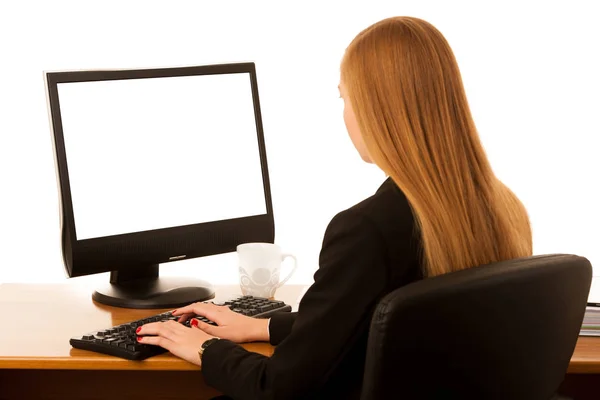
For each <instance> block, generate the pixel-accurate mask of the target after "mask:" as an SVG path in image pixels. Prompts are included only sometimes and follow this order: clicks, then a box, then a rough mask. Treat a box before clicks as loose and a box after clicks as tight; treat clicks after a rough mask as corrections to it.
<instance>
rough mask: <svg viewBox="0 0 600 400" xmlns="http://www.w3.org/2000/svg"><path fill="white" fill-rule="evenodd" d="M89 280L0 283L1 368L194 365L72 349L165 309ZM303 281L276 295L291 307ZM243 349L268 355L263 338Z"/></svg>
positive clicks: (235, 288) (226, 289) (226, 292)
mask: <svg viewBox="0 0 600 400" xmlns="http://www.w3.org/2000/svg"><path fill="white" fill-rule="evenodd" d="M93 289H94V288H93V286H90V285H87V284H86V285H78V284H77V283H76V282H72V283H68V284H67V283H65V284H3V285H0V313H1V314H0V315H4V316H5V317H4V318H3V321H2V328H1V329H0V369H9V368H10V369H52V370H57V369H85V370H132V369H135V370H141V369H143V370H163V371H164V370H178V371H182V370H197V369H198V367H197V366H195V365H193V364H190V363H188V362H187V361H183V360H181V359H179V358H177V357H174V356H172V355H171V354H170V353H164V354H161V355H158V356H155V357H151V358H149V359H146V360H144V361H129V360H124V359H121V358H117V357H112V356H107V355H104V354H99V353H94V352H90V351H84V350H79V349H74V348H72V347H71V345H70V344H69V338H71V337H72V336H76V335H79V334H84V333H87V332H91V331H94V330H100V329H106V328H108V327H110V326H114V325H118V324H121V323H124V322H127V321H134V320H136V319H140V318H144V317H147V316H150V315H154V314H158V313H160V312H164V311H168V309H155V310H131V309H125V308H118V307H109V306H105V305H103V304H99V303H96V302H94V301H93V300H92V297H91V294H92V292H93ZM303 290H304V286H294V285H290V286H284V287H282V288H280V289H279V290H278V292H277V294H276V297H277V298H278V299H280V300H283V301H285V302H286V303H288V304H290V305H292V306H293V307H295V306H296V305H297V303H298V301H299V299H300V296H301V295H302V293H303ZM239 293H240V289H239V285H228V286H216V294H217V295H216V299H217V300H221V299H228V298H231V297H232V296H234V295H237V294H239ZM244 347H245V348H247V349H248V350H251V351H254V352H257V353H262V354H265V355H271V354H272V353H273V347H272V346H271V345H269V344H268V343H248V344H245V345H244Z"/></svg>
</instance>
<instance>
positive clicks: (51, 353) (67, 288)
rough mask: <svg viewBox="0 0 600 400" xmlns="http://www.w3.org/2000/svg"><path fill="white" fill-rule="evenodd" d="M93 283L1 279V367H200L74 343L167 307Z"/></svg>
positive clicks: (223, 294) (584, 361) (596, 362)
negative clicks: (108, 296)
mask: <svg viewBox="0 0 600 400" xmlns="http://www.w3.org/2000/svg"><path fill="white" fill-rule="evenodd" d="M304 290H305V286H301V285H288V286H284V287H282V288H281V289H279V290H278V291H277V294H276V296H275V297H276V298H277V299H280V300H283V301H285V302H286V303H288V304H290V305H292V306H293V307H296V306H297V304H298V302H299V300H300V298H301V296H302V294H303V293H304ZM92 291H93V286H90V285H89V284H86V285H79V284H78V283H77V282H70V283H65V284H3V285H0V315H2V316H3V319H4V321H3V324H2V328H1V329H0V369H53V370H57V369H85V370H134V369H135V370H162V371H165V370H174V371H185V370H197V369H198V367H196V366H194V365H192V364H190V363H188V362H186V361H183V360H181V359H179V358H176V357H174V356H172V355H171V354H169V353H165V354H161V355H159V356H156V357H151V358H149V359H147V360H144V361H128V360H124V359H120V358H117V357H111V356H106V355H103V354H98V353H93V352H89V351H84V350H79V349H73V348H72V347H71V346H70V344H69V338H70V337H72V336H75V335H78V334H83V333H87V332H91V331H93V330H95V329H105V328H107V327H109V326H113V325H118V324H121V323H124V322H127V321H133V320H136V319H140V318H144V317H146V316H149V315H153V314H157V313H159V312H163V311H167V310H165V309H159V310H130V309H124V308H116V307H109V306H105V305H102V304H98V303H95V302H94V301H92V298H91V293H92ZM216 292H217V297H216V298H217V300H221V299H227V298H230V297H232V296H234V295H236V294H239V293H240V292H239V286H238V285H224V286H216ZM244 347H246V348H247V349H248V350H251V351H255V352H258V353H262V354H265V355H271V354H272V352H273V347H272V346H271V345H269V344H267V343H249V344H245V345H244ZM568 372H569V373H600V337H598V338H596V337H580V338H579V341H578V342H577V346H576V348H575V352H574V354H573V357H572V358H571V363H570V365H569V370H568Z"/></svg>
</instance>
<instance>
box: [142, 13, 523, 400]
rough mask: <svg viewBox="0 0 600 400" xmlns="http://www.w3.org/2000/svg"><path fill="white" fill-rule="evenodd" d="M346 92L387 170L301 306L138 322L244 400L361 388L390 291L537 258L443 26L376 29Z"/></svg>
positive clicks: (327, 255)
mask: <svg viewBox="0 0 600 400" xmlns="http://www.w3.org/2000/svg"><path fill="white" fill-rule="evenodd" d="M339 88H340V94H341V97H342V98H343V99H344V104H345V108H344V121H345V123H346V127H347V130H348V133H349V135H350V138H351V140H352V142H353V143H354V146H355V147H356V149H357V151H358V153H359V154H360V156H361V157H362V159H363V160H364V161H366V162H372V163H375V164H376V165H377V166H378V167H380V168H381V169H382V170H383V171H384V172H385V173H386V174H387V175H388V176H389V178H388V179H387V180H386V181H385V182H384V183H383V185H382V186H381V188H380V189H379V190H378V191H377V192H376V193H375V194H374V195H373V196H371V197H369V198H368V199H366V200H364V201H362V202H361V203H359V204H357V205H355V206H354V207H352V208H350V209H348V210H345V211H342V212H341V213H339V214H338V215H336V216H335V217H334V218H333V220H332V221H331V222H330V224H329V226H328V228H327V231H326V232H325V237H324V240H323V247H322V250H321V254H320V258H319V269H318V271H317V272H316V273H315V275H314V280H315V282H314V284H313V285H312V286H311V287H310V289H309V290H308V291H307V292H306V294H305V296H304V297H303V299H302V301H301V302H300V305H299V309H298V312H297V313H282V314H281V315H276V316H274V317H272V318H271V319H270V320H269V321H265V320H257V319H252V318H249V317H245V316H241V315H238V314H235V313H233V312H232V311H230V310H229V309H227V308H224V307H218V306H215V305H208V304H202V303H196V304H192V305H190V306H187V307H183V308H181V309H179V310H175V311H174V314H175V315H179V316H181V318H180V321H183V320H185V319H188V318H191V317H192V316H193V315H194V314H198V315H203V316H206V317H207V318H209V319H211V320H213V321H215V322H216V323H217V324H218V325H219V326H218V327H213V326H210V325H206V324H204V323H202V322H198V323H197V324H196V326H197V327H196V328H186V327H185V326H183V325H181V324H177V323H175V322H171V323H154V324H148V325H144V326H143V327H142V328H141V329H140V331H139V332H138V334H139V335H140V338H139V340H140V342H142V343H148V344H153V345H160V346H163V347H164V348H166V349H167V350H169V351H171V352H172V353H173V354H175V355H177V356H179V357H181V358H184V359H186V360H188V361H189V362H192V363H194V364H197V365H200V364H201V365H202V373H203V374H204V377H205V380H206V382H207V383H208V384H209V385H212V386H214V387H215V388H217V389H219V390H221V391H222V392H224V393H226V394H227V395H229V396H231V397H233V398H235V399H292V398H327V399H349V398H353V399H354V398H358V397H359V394H360V388H361V381H362V375H363V370H364V360H365V349H366V343H367V335H368V328H369V322H370V319H371V316H372V314H373V310H374V308H375V306H376V304H377V303H378V301H379V300H380V299H381V298H382V297H383V296H385V295H386V294H387V293H389V292H391V291H393V290H394V289H396V288H398V287H401V286H403V285H407V284H409V283H411V282H414V281H416V280H419V279H423V278H427V277H433V276H436V275H440V274H445V273H448V272H453V271H458V270H462V269H465V268H470V267H474V266H477V265H482V264H487V263H491V262H496V261H501V260H506V259H512V258H517V257H523V256H529V255H531V252H532V240H531V231H530V226H529V220H528V216H527V213H526V211H525V209H524V207H523V205H522V204H521V203H520V202H519V200H518V199H517V197H515V195H514V194H513V193H512V192H511V191H510V190H509V189H508V188H507V187H506V186H504V185H503V184H502V183H501V182H500V181H499V180H498V179H497V178H496V177H495V175H494V173H493V171H492V168H491V167H490V164H489V162H488V159H487V158H486V155H485V152H484V150H483V147H482V145H481V143H480V141H479V138H478V135H477V131H476V129H475V125H474V123H473V119H472V117H471V114H470V111H469V107H468V104H467V99H466V97H465V92H464V88H463V84H462V81H461V77H460V72H459V69H458V66H457V64H456V60H455V58H454V55H453V53H452V51H451V49H450V47H449V45H448V43H447V42H446V40H445V39H444V37H443V36H442V35H441V34H440V32H439V31H437V30H436V29H435V28H434V27H433V26H432V25H430V24H429V23H427V22H425V21H423V20H420V19H417V18H409V17H398V18H389V19H385V20H383V21H380V22H378V23H376V24H374V25H372V26H371V27H369V28H367V29H365V30H364V31H363V32H361V33H360V34H359V35H358V36H357V37H356V38H355V39H354V40H353V41H352V43H351V44H350V45H349V46H348V48H347V50H346V53H345V55H344V58H343V61H342V64H341V83H340V87H339ZM193 322H194V323H196V320H194V321H193ZM147 335H150V336H147ZM214 337H218V338H220V339H219V340H212V341H210V342H207V341H208V340H209V339H212V338H214ZM261 340H262V341H267V340H268V341H270V342H271V343H272V344H274V345H277V347H276V349H275V353H274V354H273V356H272V357H271V358H268V357H265V356H262V355H259V354H255V353H251V352H248V351H246V350H244V349H243V348H242V347H240V346H238V345H237V344H236V343H242V342H248V341H261ZM205 343H206V344H208V346H207V347H206V348H205V350H204V352H203V354H202V358H201V360H200V357H199V354H198V349H199V348H200V347H201V346H202V345H203V344H205Z"/></svg>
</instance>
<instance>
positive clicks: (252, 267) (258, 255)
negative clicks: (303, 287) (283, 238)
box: [237, 243, 298, 298]
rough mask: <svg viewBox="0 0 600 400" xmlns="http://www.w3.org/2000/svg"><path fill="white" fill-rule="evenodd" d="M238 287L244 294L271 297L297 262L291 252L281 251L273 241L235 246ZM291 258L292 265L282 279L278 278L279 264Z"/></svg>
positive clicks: (295, 266)
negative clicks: (237, 262)
mask: <svg viewBox="0 0 600 400" xmlns="http://www.w3.org/2000/svg"><path fill="white" fill-rule="evenodd" d="M237 255H238V260H239V271H240V287H241V289H242V293H243V294H244V296H256V297H266V298H272V297H273V296H275V291H276V290H277V289H278V288H280V287H281V286H282V285H283V284H284V283H286V282H287V281H288V279H290V277H291V276H292V274H293V273H294V271H296V268H297V267H298V262H297V260H296V257H295V256H294V255H292V254H288V253H282V252H281V248H280V247H279V246H277V245H276V244H273V243H244V244H240V245H239V246H237ZM288 257H289V258H291V259H293V261H294V265H293V267H292V270H291V271H290V273H289V274H288V275H287V276H286V277H285V279H283V280H281V281H280V280H279V275H280V272H281V264H282V263H283V260H285V259H286V258H288Z"/></svg>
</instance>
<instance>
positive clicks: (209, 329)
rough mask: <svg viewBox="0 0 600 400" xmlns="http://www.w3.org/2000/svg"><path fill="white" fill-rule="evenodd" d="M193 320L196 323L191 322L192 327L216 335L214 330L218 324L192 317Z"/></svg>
mask: <svg viewBox="0 0 600 400" xmlns="http://www.w3.org/2000/svg"><path fill="white" fill-rule="evenodd" d="M194 321H197V324H191V325H192V327H195V328H197V329H200V330H201V331H204V332H206V333H208V334H209V335H211V336H217V335H216V331H218V330H219V327H218V326H214V325H210V324H207V323H206V322H202V321H200V320H198V319H194Z"/></svg>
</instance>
